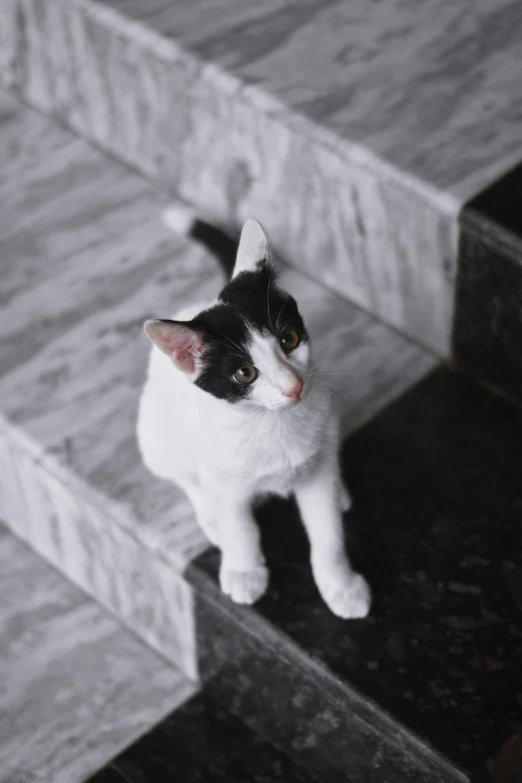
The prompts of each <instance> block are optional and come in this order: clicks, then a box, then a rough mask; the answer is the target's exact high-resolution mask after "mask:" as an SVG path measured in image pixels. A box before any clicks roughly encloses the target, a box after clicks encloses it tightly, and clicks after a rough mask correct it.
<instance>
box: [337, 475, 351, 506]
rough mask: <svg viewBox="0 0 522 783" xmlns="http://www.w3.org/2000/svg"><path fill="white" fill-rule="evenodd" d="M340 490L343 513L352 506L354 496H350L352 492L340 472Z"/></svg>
mask: <svg viewBox="0 0 522 783" xmlns="http://www.w3.org/2000/svg"><path fill="white" fill-rule="evenodd" d="M337 491H338V492H339V503H340V506H341V511H342V512H343V514H344V513H345V512H346V511H349V510H350V509H351V507H352V498H351V496H350V493H349V492H348V489H347V488H346V484H345V483H344V481H343V478H342V476H341V475H340V474H339V484H338V490H337Z"/></svg>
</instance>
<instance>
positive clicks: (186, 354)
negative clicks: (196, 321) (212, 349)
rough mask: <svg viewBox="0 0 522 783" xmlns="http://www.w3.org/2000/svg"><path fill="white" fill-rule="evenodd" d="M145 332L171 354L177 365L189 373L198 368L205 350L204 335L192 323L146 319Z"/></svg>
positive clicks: (191, 373) (166, 352) (165, 351)
mask: <svg viewBox="0 0 522 783" xmlns="http://www.w3.org/2000/svg"><path fill="white" fill-rule="evenodd" d="M143 328H144V329H145V334H146V335H147V337H148V338H149V339H150V340H152V342H153V343H154V344H155V345H157V346H158V348H159V349H160V351H163V353H165V354H167V356H170V358H171V359H172V361H173V362H174V364H175V365H176V367H177V368H178V369H179V370H181V371H182V372H184V373H186V374H187V375H193V374H194V373H195V372H196V370H197V360H198V359H199V357H200V356H201V354H202V353H203V350H204V345H203V335H202V334H201V332H200V331H198V330H197V329H194V328H193V327H192V326H191V325H190V324H186V323H179V322H178V321H164V320H159V319H156V320H153V321H146V322H145V325H144V327H143Z"/></svg>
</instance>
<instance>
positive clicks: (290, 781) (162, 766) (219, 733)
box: [89, 693, 311, 783]
mask: <svg viewBox="0 0 522 783" xmlns="http://www.w3.org/2000/svg"><path fill="white" fill-rule="evenodd" d="M310 780H311V779H310V778H309V777H308V776H307V775H306V774H305V773H304V772H302V771H300V770H298V769H296V768H295V767H294V766H293V764H292V763H291V762H290V761H288V759H287V758H285V756H283V755H282V754H281V753H279V752H278V751H277V750H275V749H274V748H273V747H271V746H270V745H269V744H268V743H267V742H265V741H264V740H263V739H261V738H260V737H258V736H257V735H256V734H254V733H253V732H251V731H250V730H249V729H247V728H246V727H245V726H244V725H243V724H242V723H241V721H239V720H238V719H237V718H235V717H233V716H232V715H230V714H229V713H228V712H226V711H225V710H224V709H223V708H222V707H220V706H218V705H217V704H216V702H215V701H213V700H212V699H210V698H209V697H207V696H206V695H204V694H202V693H200V694H198V695H197V696H194V697H193V698H192V699H190V700H189V701H188V702H186V703H185V704H184V705H183V707H180V708H179V709H177V710H176V711H175V712H173V713H172V715H170V716H169V717H168V718H166V719H165V720H164V721H162V723H160V724H159V725H158V726H156V727H155V728H154V729H152V730H151V731H150V732H149V733H148V734H146V735H145V736H144V737H142V738H141V739H140V740H138V742H136V743H135V744H134V745H132V746H131V747H130V748H128V749H127V750H125V751H124V752H123V753H122V754H121V755H120V756H118V757H117V758H116V759H114V760H113V761H112V762H111V763H110V764H109V765H108V766H107V767H105V769H102V770H100V771H99V772H98V773H97V774H96V775H95V776H94V777H92V778H90V780H89V783H200V781H201V783H214V782H215V783H218V781H223V782H224V783H307V781H310Z"/></svg>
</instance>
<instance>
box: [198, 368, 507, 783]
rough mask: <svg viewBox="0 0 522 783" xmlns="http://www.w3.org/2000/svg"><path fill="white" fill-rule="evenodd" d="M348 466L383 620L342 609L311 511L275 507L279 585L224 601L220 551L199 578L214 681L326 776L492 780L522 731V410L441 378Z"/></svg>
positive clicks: (363, 565) (362, 445)
mask: <svg viewBox="0 0 522 783" xmlns="http://www.w3.org/2000/svg"><path fill="white" fill-rule="evenodd" d="M343 457H344V466H345V472H346V477H347V481H348V485H349V487H350V489H351V491H352V493H353V496H354V500H355V503H354V508H353V510H352V511H351V512H350V513H349V514H348V515H347V517H346V525H347V530H348V538H349V546H350V550H351V552H352V556H353V560H354V562H355V564H356V565H357V567H358V568H359V569H360V570H362V572H363V573H364V574H365V575H366V576H367V577H368V579H369V581H370V583H371V584H372V586H373V589H374V595H375V602H374V607H373V611H372V615H371V617H370V618H369V619H368V620H366V621H356V622H353V621H352V622H344V621H342V620H338V619H336V618H335V617H333V616H332V615H331V614H330V613H329V612H328V610H327V609H326V607H325V606H324V605H323V604H322V602H321V600H320V598H319V596H318V594H317V590H316V588H315V586H314V584H313V581H312V577H311V573H310V568H309V565H308V562H307V554H308V547H307V543H306V540H305V537H304V534H303V533H302V531H301V528H300V525H299V521H298V519H297V513H296V510H295V508H294V507H293V505H292V504H290V503H283V502H279V501H277V502H276V501H274V502H272V503H271V504H270V505H268V506H266V507H265V508H264V510H263V511H262V513H261V515H260V519H261V522H262V527H263V533H264V539H265V548H266V553H267V559H268V562H269V565H270V567H271V573H272V581H271V587H270V590H269V593H268V595H267V596H266V597H265V598H264V599H263V600H262V601H261V602H260V603H259V604H258V605H257V606H256V607H254V608H245V607H238V606H235V605H233V604H232V603H231V602H230V601H229V600H228V599H226V598H225V597H223V596H221V594H220V593H219V591H218V590H217V587H216V571H217V565H218V558H217V555H216V553H215V552H214V551H210V552H208V553H206V554H204V555H202V556H201V557H200V558H199V559H198V560H197V561H196V563H195V564H193V565H192V566H191V568H190V569H189V572H188V577H189V579H190V580H191V581H192V582H193V584H194V585H195V586H196V590H197V594H198V596H199V597H198V600H197V616H198V634H199V650H200V665H201V672H202V675H203V677H204V678H205V679H206V681H207V683H208V687H209V688H210V689H211V691H212V692H213V693H215V694H216V695H217V696H218V697H219V698H220V699H222V700H224V701H225V702H226V703H227V704H228V705H230V708H231V709H232V710H233V711H234V712H235V713H237V714H238V715H241V716H242V717H243V719H245V720H246V721H248V722H249V723H250V724H252V725H254V726H256V727H257V728H258V729H260V730H262V731H263V732H265V733H267V734H268V735H269V736H271V738H272V740H273V741H275V742H280V743H281V744H283V745H284V746H285V747H286V750H287V751H288V752H290V753H292V754H293V755H294V757H297V758H300V759H301V760H302V761H304V763H306V765H307V768H309V769H313V770H314V772H321V770H322V773H323V774H321V775H319V777H320V778H321V779H322V780H324V781H330V780H334V781H340V780H343V779H345V778H343V777H342V774H341V772H344V773H345V774H352V775H353V778H354V779H357V780H358V779H359V777H357V775H359V776H360V779H361V780H369V781H372V783H373V781H381V780H382V781H386V782H387V783H390V781H409V780H418V781H427V780H440V781H449V780H459V779H467V778H468V776H469V775H470V774H472V773H475V774H477V775H486V778H485V779H489V772H488V770H492V769H493V765H494V763H495V761H494V760H495V758H497V756H498V753H499V749H500V748H501V746H504V745H505V744H506V743H508V742H509V741H510V738H511V737H513V735H516V734H517V732H519V731H520V729H521V728H522V697H521V695H520V694H521V693H522V666H521V665H520V662H521V660H522V614H521V609H522V526H521V524H520V522H521V518H522V478H521V465H522V413H521V412H520V410H519V409H518V408H517V407H516V406H514V405H512V404H511V403H509V402H507V401H505V400H503V399H501V398H500V397H496V396H494V395H493V394H491V393H490V392H487V391H485V390H484V389H482V388H481V387H480V386H478V384H476V383H474V382H473V381H471V380H467V379H465V378H463V377H462V376H458V375H453V374H451V373H449V372H448V371H442V370H441V371H437V372H435V373H433V374H432V375H431V376H429V377H428V379H427V380H425V381H423V382H422V383H420V384H419V385H418V386H417V387H416V388H414V389H413V390H412V391H410V392H408V393H407V394H406V395H404V396H403V397H402V398H401V400H399V401H398V402H396V403H395V404H393V405H392V406H391V407H389V408H388V409H387V410H386V411H385V412H384V413H382V414H381V415H380V416H378V417H377V418H376V419H374V420H373V421H372V422H371V423H370V424H369V425H367V426H366V427H365V428H363V429H362V430H360V431H359V432H358V433H356V434H355V436H353V437H352V438H351V439H350V440H349V441H348V442H347V443H346V445H345V448H344V453H343ZM353 688H354V689H355V691H354V690H353ZM388 716H391V718H392V720H390V719H389V717H388ZM401 727H402V728H401ZM414 735H417V736H418V737H419V738H421V739H424V740H427V741H429V743H430V744H431V746H432V748H433V749H434V750H435V751H436V752H437V754H438V753H440V754H441V755H440V756H439V755H437V754H436V753H431V751H430V749H429V748H428V747H427V745H425V744H424V743H420V742H418V743H417V741H416V740H415V737H414ZM442 757H444V758H446V759H449V760H450V761H451V763H452V765H455V766H452V767H451V768H450V767H449V766H448V767H447V768H446V769H444V766H443V763H442V760H441V758H442ZM401 764H402V765H403V770H402V772H401V770H400V765H401ZM459 768H460V770H462V772H459V771H458V769H459ZM464 773H465V774H464Z"/></svg>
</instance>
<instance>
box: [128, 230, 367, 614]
mask: <svg viewBox="0 0 522 783" xmlns="http://www.w3.org/2000/svg"><path fill="white" fill-rule="evenodd" d="M173 220H174V222H176V217H175V215H174V218H173ZM171 222H172V221H171ZM144 329H145V332H146V334H147V336H148V337H149V339H150V340H151V341H152V342H153V343H154V346H153V348H152V352H151V356H150V363H149V368H148V377H147V380H146V383H145V386H144V390H143V394H142V397H141V401H140V407H139V416H138V425H137V435H138V442H139V446H140V450H141V454H142V458H143V461H144V462H145V465H146V466H147V467H148V468H149V470H151V471H152V472H153V473H154V474H155V475H157V476H160V477H161V478H164V479H168V480H169V481H172V482H174V483H176V484H177V485H178V486H180V487H181V488H182V489H183V490H184V491H185V492H186V494H187V495H188V497H189V499H190V500H191V502H192V504H193V506H194V511H195V513H196V517H197V521H198V522H199V525H200V526H201V528H202V529H203V532H204V533H205V535H206V536H207V538H208V539H209V541H210V542H211V543H212V544H214V545H215V546H217V547H219V549H220V550H221V566H220V575H219V579H220V585H221V589H222V591H223V592H224V593H225V594H227V595H228V596H230V598H231V599H232V600H233V601H235V602H237V603H242V604H252V603H254V602H255V601H257V600H258V599H259V598H260V597H261V596H262V595H263V594H264V593H265V591H266V589H267V586H268V579H269V575H268V569H267V566H266V563H265V558H264V556H263V552H262V550H261V545H260V536H259V530H258V527H257V524H256V522H255V520H254V516H253V513H252V505H253V504H254V503H255V502H256V501H257V500H258V499H260V498H262V497H264V496H266V495H270V494H275V495H280V496H283V497H288V496H289V495H291V494H292V493H293V494H294V495H295V498H296V501H297V504H298V507H299V511H300V514H301V518H302V521H303V523H304V526H305V528H306V531H307V534H308V537H309V540H310V547H311V566H312V571H313V575H314V579H315V582H316V585H317V587H318V589H319V592H320V594H321V596H322V598H323V600H324V601H325V603H326V604H327V606H328V607H329V608H330V610H331V611H332V612H333V613H334V614H335V615H337V616H339V617H343V618H360V617H365V616H366V615H367V614H368V612H369V608H370V590H369V588H368V585H367V583H366V581H365V580H364V578H363V577H362V576H361V575H360V574H357V573H356V572H354V571H353V570H352V568H351V566H350V562H349V559H348V557H347V554H346V551H345V542H344V533H343V518H342V514H343V512H344V511H347V510H348V509H349V507H350V497H349V494H348V492H347V490H346V488H345V486H344V484H343V481H342V478H341V472H340V466H339V457H338V452H339V438H340V435H339V430H340V425H339V419H338V415H337V413H336V410H335V406H334V404H333V400H332V397H331V393H330V391H329V389H328V388H327V386H325V385H324V384H322V383H319V382H316V380H317V370H316V369H315V367H314V364H313V360H312V355H311V343H310V337H309V335H308V332H307V331H306V327H305V325H304V323H303V320H302V318H301V316H300V314H299V310H298V306H297V303H296V301H295V300H294V298H293V297H292V296H291V295H290V294H288V293H287V292H286V291H283V290H281V289H280V288H279V287H278V284H277V271H276V267H275V265H274V255H273V252H272V250H271V247H270V244H269V240H268V237H267V235H266V233H265V231H264V230H263V228H262V226H261V225H260V224H259V223H258V222H256V221H255V220H247V221H246V223H245V224H244V227H243V230H242V232H241V237H240V241H239V246H238V250H237V257H236V261H235V265H234V267H233V273H232V277H231V279H230V280H229V282H227V283H226V285H225V287H224V288H223V290H222V291H221V293H220V294H219V296H218V298H217V299H216V300H215V301H213V302H208V303H204V304H200V305H196V306H192V307H188V308H186V309H184V310H182V311H181V312H178V313H177V314H176V315H175V316H174V320H166V319H155V320H149V321H147V322H146V323H145V325H144Z"/></svg>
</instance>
